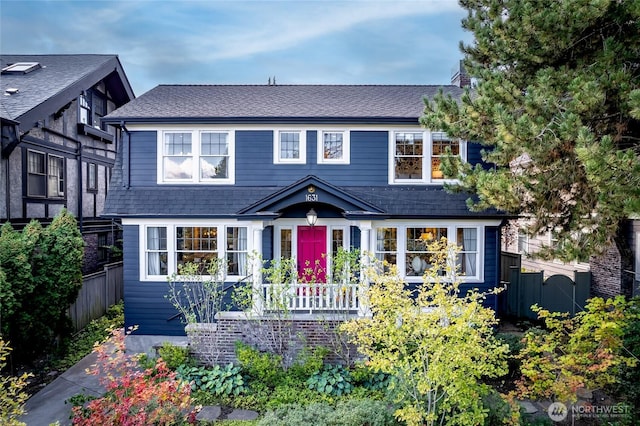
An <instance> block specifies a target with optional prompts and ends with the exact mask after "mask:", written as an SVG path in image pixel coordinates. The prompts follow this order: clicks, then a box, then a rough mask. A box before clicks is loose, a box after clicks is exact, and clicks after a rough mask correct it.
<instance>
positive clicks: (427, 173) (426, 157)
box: [388, 128, 467, 185]
mask: <svg viewBox="0 0 640 426" xmlns="http://www.w3.org/2000/svg"><path fill="white" fill-rule="evenodd" d="M396 133H422V140H423V141H424V147H423V153H422V179H396V178H395V153H396V145H395V144H396ZM432 133H441V132H432V131H430V130H425V129H422V128H406V129H390V130H389V161H388V169H389V176H388V179H389V185H425V184H434V185H442V184H444V183H455V182H457V180H456V179H433V178H432V177H431V158H432V149H433V144H432V137H431V134H432ZM460 158H461V159H462V161H464V162H466V161H467V141H465V140H460Z"/></svg>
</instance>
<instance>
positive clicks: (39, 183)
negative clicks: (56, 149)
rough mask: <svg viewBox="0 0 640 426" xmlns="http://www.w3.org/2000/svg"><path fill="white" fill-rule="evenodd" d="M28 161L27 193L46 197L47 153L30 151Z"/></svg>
mask: <svg viewBox="0 0 640 426" xmlns="http://www.w3.org/2000/svg"><path fill="white" fill-rule="evenodd" d="M27 162H28V165H27V194H28V195H30V196H38V197H46V196H47V187H46V181H47V174H46V154H44V153H42V152H34V151H29V154H28V160H27Z"/></svg>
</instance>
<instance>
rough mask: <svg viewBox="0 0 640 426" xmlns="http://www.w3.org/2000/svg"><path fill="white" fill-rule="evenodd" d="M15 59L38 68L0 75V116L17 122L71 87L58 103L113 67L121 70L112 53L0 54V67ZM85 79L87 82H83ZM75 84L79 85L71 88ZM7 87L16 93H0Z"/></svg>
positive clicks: (85, 87)
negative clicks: (16, 90)
mask: <svg viewBox="0 0 640 426" xmlns="http://www.w3.org/2000/svg"><path fill="white" fill-rule="evenodd" d="M17 62H38V63H39V64H40V65H41V67H42V68H40V69H36V70H34V71H32V72H29V73H26V74H2V75H1V76H0V88H1V89H2V95H0V103H2V108H0V113H1V114H2V118H5V119H10V120H15V121H21V119H22V117H23V116H25V114H27V113H28V112H29V111H31V110H33V109H34V108H36V107H38V106H39V105H42V104H43V103H45V102H48V101H50V100H52V99H54V98H57V97H59V96H60V95H61V94H62V93H63V92H65V91H67V90H70V89H73V90H72V91H73V93H69V95H70V96H65V99H58V100H59V102H58V103H60V102H64V103H62V105H64V104H65V103H67V102H69V101H70V100H71V99H75V98H76V97H77V96H78V95H79V94H80V91H81V90H84V89H88V88H89V87H91V86H92V85H93V84H95V83H97V82H98V81H100V79H102V78H104V77H106V76H107V75H109V74H110V73H111V72H113V71H114V70H115V71H118V70H120V71H121V66H120V64H119V61H118V57H117V56H116V55H5V54H1V55H0V67H1V68H5V67H6V66H8V65H11V64H14V63H17ZM121 78H122V79H123V80H124V81H123V84H124V85H125V86H126V90H127V91H128V92H130V93H129V96H128V97H129V98H133V91H132V90H131V87H130V85H129V83H128V81H126V77H125V76H124V73H122V75H121ZM85 79H89V80H91V81H84V80H85ZM76 84H77V85H78V86H79V87H77V88H75V87H74V85H76ZM8 88H15V89H18V90H19V92H18V93H16V94H14V95H11V96H4V92H5V91H6V89H8ZM76 89H77V90H76ZM62 105H60V106H62ZM56 106H57V105H56ZM60 106H57V107H58V108H59V107H60ZM52 107H55V106H53V105H52ZM29 124H30V123H27V125H29Z"/></svg>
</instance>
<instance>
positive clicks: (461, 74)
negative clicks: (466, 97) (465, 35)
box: [451, 59, 471, 87]
mask: <svg viewBox="0 0 640 426" xmlns="http://www.w3.org/2000/svg"><path fill="white" fill-rule="evenodd" d="M451 84H452V85H454V86H458V87H471V77H469V74H467V70H466V69H465V68H464V62H463V60H462V59H461V60H460V62H458V67H457V68H454V69H453V70H452V72H451Z"/></svg>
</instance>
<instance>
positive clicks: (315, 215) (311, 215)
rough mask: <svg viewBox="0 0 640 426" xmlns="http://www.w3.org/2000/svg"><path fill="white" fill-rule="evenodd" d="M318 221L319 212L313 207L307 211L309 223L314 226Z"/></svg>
mask: <svg viewBox="0 0 640 426" xmlns="http://www.w3.org/2000/svg"><path fill="white" fill-rule="evenodd" d="M317 221H318V213H316V211H315V210H314V209H311V210H309V211H308V212H307V223H308V224H309V226H313V225H315V224H316V222H317Z"/></svg>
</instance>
